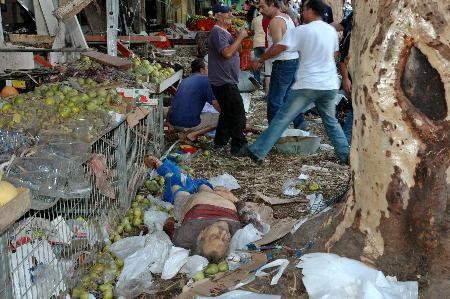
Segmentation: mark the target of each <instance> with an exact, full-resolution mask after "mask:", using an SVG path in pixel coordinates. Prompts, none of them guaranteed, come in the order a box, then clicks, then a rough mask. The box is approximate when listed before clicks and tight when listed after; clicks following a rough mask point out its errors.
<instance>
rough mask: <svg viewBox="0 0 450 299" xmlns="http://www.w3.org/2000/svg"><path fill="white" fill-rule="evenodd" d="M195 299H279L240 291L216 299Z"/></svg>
mask: <svg viewBox="0 0 450 299" xmlns="http://www.w3.org/2000/svg"><path fill="white" fill-rule="evenodd" d="M196 298H197V299H207V298H215V299H280V298H281V296H280V295H266V294H257V293H253V292H249V291H241V290H235V291H231V292H228V293H225V294H222V295H220V296H217V297H203V296H197V297H196Z"/></svg>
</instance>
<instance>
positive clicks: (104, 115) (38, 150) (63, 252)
mask: <svg viewBox="0 0 450 299" xmlns="http://www.w3.org/2000/svg"><path fill="white" fill-rule="evenodd" d="M105 58H106V59H105ZM119 62H120V63H119ZM182 74H183V70H182V69H181V68H180V67H178V66H176V65H161V64H159V63H158V62H155V61H153V62H150V61H148V60H146V59H138V58H134V59H133V60H132V61H131V60H130V61H127V60H123V59H122V60H120V61H119V60H118V58H114V57H110V56H108V55H106V54H100V53H87V54H86V55H84V56H83V57H82V58H81V59H80V60H79V61H76V62H73V63H68V64H65V65H62V66H58V67H56V68H53V69H51V70H48V71H45V72H44V71H41V72H38V71H22V72H21V74H18V73H17V71H14V72H10V73H6V74H5V75H4V76H5V77H4V78H3V79H4V80H3V82H4V84H5V85H6V86H5V87H3V93H2V96H3V99H2V107H1V115H2V117H1V119H0V120H1V123H0V139H1V140H2V143H1V144H2V146H1V148H0V149H1V153H0V157H1V159H2V160H1V161H0V162H2V163H3V164H2V166H3V170H4V175H3V179H4V180H7V181H8V182H10V183H12V184H13V185H14V187H13V188H15V187H22V188H25V189H24V192H26V194H30V191H31V194H30V196H28V201H29V204H28V208H27V205H26V204H22V203H19V201H21V202H22V201H23V200H24V199H23V197H24V196H23V195H22V193H21V194H19V195H17V196H14V198H12V199H11V198H10V199H8V203H7V205H6V204H5V205H3V203H2V205H1V206H0V210H1V211H2V213H3V212H5V211H6V210H5V209H8V211H9V210H11V205H19V206H22V207H23V208H22V209H21V210H20V211H18V215H14V218H13V219H12V220H11V221H9V222H8V223H5V224H4V225H3V226H2V230H1V232H0V244H1V245H0V269H1V272H2V274H5V275H2V276H1V279H0V296H1V297H2V298H47V297H51V296H59V295H61V294H63V293H67V292H70V290H71V289H72V288H73V285H71V282H76V281H77V275H80V273H82V272H83V271H86V267H87V266H88V265H91V264H92V261H93V259H94V258H95V257H96V255H97V253H98V252H99V250H100V249H101V248H102V247H103V246H104V242H105V238H106V239H108V231H111V227H115V226H116V223H117V221H118V219H119V218H120V217H122V216H123V215H124V214H125V212H126V210H127V209H128V208H129V207H130V205H131V201H132V199H133V198H134V196H135V194H136V191H137V189H138V187H140V186H141V185H142V183H143V180H144V174H145V171H146V169H145V166H144V164H143V158H144V155H145V154H153V155H157V156H160V155H161V154H162V151H163V146H164V137H163V112H162V99H161V97H162V94H163V93H164V91H165V90H166V89H167V88H169V87H170V86H172V85H173V84H175V83H176V82H177V81H179V80H180V79H181V77H182ZM25 78H28V79H31V80H29V81H31V82H32V83H33V84H30V83H28V81H27V80H25ZM13 84H14V85H15V86H16V87H17V88H16V87H13V86H12V85H13ZM20 87H22V89H20ZM18 91H23V92H22V93H19V92H18ZM27 190H28V191H27ZM21 192H22V191H21ZM25 200H27V198H26V196H25ZM16 219H18V220H17V221H16V222H14V221H15V220H16ZM2 224H3V222H2ZM104 298H105V297H104Z"/></svg>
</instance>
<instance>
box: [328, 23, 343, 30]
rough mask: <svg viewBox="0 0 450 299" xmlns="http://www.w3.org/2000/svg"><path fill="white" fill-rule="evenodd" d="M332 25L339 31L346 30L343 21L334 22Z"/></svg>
mask: <svg viewBox="0 0 450 299" xmlns="http://www.w3.org/2000/svg"><path fill="white" fill-rule="evenodd" d="M331 26H333V27H334V29H336V31H337V32H340V31H344V26H342V24H341V23H333V24H331Z"/></svg>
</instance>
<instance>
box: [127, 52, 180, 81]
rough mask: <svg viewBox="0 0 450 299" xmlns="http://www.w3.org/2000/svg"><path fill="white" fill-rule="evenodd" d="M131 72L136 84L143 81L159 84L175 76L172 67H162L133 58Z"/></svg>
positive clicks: (155, 63) (158, 64)
mask: <svg viewBox="0 0 450 299" xmlns="http://www.w3.org/2000/svg"><path fill="white" fill-rule="evenodd" d="M132 71H133V74H134V75H135V76H136V82H137V83H138V84H139V83H142V82H144V81H150V82H152V83H155V84H159V83H161V82H162V81H164V80H166V79H167V78H169V77H171V76H172V75H173V74H175V70H174V69H173V68H172V67H163V66H162V65H161V64H160V63H157V62H150V61H148V60H147V59H140V58H139V57H135V58H133V68H132Z"/></svg>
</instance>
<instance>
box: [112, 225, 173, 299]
mask: <svg viewBox="0 0 450 299" xmlns="http://www.w3.org/2000/svg"><path fill="white" fill-rule="evenodd" d="M145 238H146V239H145V246H144V247H143V248H141V249H139V250H137V251H136V252H135V253H133V254H132V255H129V256H128V257H127V258H126V259H125V260H124V267H123V270H122V273H121V274H120V276H119V279H118V281H117V284H116V288H115V295H116V296H124V297H125V298H135V297H137V296H138V295H140V294H142V293H146V292H151V290H152V288H153V280H152V279H153V278H152V273H161V272H162V270H163V267H164V264H165V263H166V261H167V258H168V257H169V252H170V250H171V248H172V246H173V245H172V242H171V241H170V238H169V237H168V236H167V235H166V234H165V233H164V232H155V233H153V234H151V235H150V236H146V237H145ZM180 268H181V266H180Z"/></svg>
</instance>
